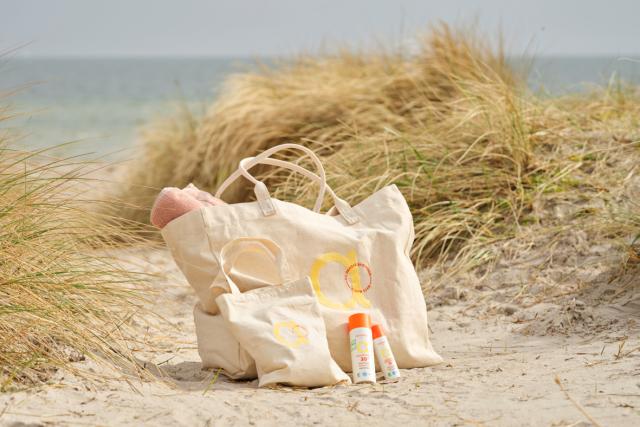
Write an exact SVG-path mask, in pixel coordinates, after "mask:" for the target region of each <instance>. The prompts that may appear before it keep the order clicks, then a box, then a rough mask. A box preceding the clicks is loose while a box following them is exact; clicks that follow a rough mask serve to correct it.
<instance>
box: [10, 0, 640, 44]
mask: <svg viewBox="0 0 640 427" xmlns="http://www.w3.org/2000/svg"><path fill="white" fill-rule="evenodd" d="M438 20H444V21H447V22H449V23H452V24H465V23H469V22H473V21H474V20H475V21H477V22H478V25H479V27H480V29H481V31H483V32H485V33H489V34H496V33H497V29H498V28H500V27H502V29H503V33H504V34H505V36H506V40H507V45H508V48H509V50H510V53H513V54H521V53H523V52H524V51H525V50H526V51H527V52H528V53H531V54H535V55H554V54H555V55H602V54H606V55H633V54H638V53H640V22H639V21H640V1H637V0H636V1H634V0H607V1H589V0H583V1H578V0H529V1H526V2H524V1H517V0H482V1H481V0H478V1H470V0H468V1H445V0H438V1H436V0H423V1H418V0H387V1H383V0H315V1H311V0H229V1H216V0H210V1H204V0H200V1H199V0H174V1H165V0H109V1H98V0H55V1H53V0H51V1H47V0H41V1H37V0H0V51H2V50H7V49H8V48H11V47H16V46H20V45H23V44H28V46H26V47H23V48H21V49H20V50H19V52H20V53H22V54H31V55H97V56H103V55H128V56H139V55H147V56H156V55H186V56H192V55H199V56H202V55H205V56H211V55H224V56H228V55H233V56H246V55H249V56H257V55H283V54H284V55H286V54H290V53H294V52H298V51H301V50H305V51H314V50H317V49H319V48H322V47H323V46H324V47H332V46H335V45H336V44H338V43H344V42H346V43H349V44H350V45H356V46H366V43H367V42H369V43H370V42H371V41H376V40H377V41H381V42H383V43H386V44H389V45H393V44H394V43H395V44H397V43H399V42H401V41H403V40H405V39H407V38H409V37H410V36H412V35H414V34H415V33H416V32H417V31H419V30H423V29H425V28H426V27H427V26H428V25H429V24H430V23H434V22H437V21H438Z"/></svg>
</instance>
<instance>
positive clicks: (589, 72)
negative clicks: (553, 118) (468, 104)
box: [0, 56, 640, 160]
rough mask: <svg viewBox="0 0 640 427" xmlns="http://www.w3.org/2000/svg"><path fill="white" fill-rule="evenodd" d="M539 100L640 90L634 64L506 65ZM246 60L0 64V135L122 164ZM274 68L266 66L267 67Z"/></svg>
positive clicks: (554, 61) (204, 100) (524, 61)
mask: <svg viewBox="0 0 640 427" xmlns="http://www.w3.org/2000/svg"><path fill="white" fill-rule="evenodd" d="M510 61H511V62H512V63H513V65H514V66H515V67H516V68H518V69H527V70H528V71H529V73H528V75H529V86H530V88H531V89H532V90H533V91H536V92H538V93H540V94H542V95H544V96H557V95H563V94H567V93H573V92H583V91H587V90H590V89H592V88H594V87H597V86H603V85H604V86H606V85H609V84H613V82H616V81H618V80H621V81H625V82H629V83H635V84H640V56H638V57H619V56H618V57H613V56H610V57H609V56H598V57H559V56H555V57H538V58H510ZM269 63H270V61H269V60H268V59H266V60H264V59H263V60H260V61H256V60H255V59H252V58H217V57H216V58H113V57H110V58H97V57H89V58H82V57H75V58H55V57H47V58H43V57H15V56H14V57H11V56H4V57H2V58H0V114H1V111H2V107H5V106H6V107H8V109H7V110H5V111H11V113H12V116H13V117H12V118H11V119H10V120H2V121H0V131H2V132H10V133H11V134H12V135H18V137H17V139H16V140H15V141H14V142H13V145H14V146H17V147H18V148H24V149H31V150H33V149H36V150H37V149H47V150H49V151H50V152H51V153H53V154H55V155H65V156H67V155H79V154H83V155H88V156H91V157H94V158H96V157H101V158H106V159H116V160H121V159H125V160H126V159H128V158H131V157H133V156H135V155H136V147H137V145H136V141H137V140H138V137H139V134H140V131H141V129H143V128H144V126H145V125H146V124H148V123H150V122H152V121H154V120H156V119H160V118H162V117H171V116H172V115H175V114H177V113H178V112H180V111H184V110H185V109H187V110H188V111H190V112H191V113H193V114H195V115H199V114H201V113H203V112H204V111H205V110H206V109H207V107H208V106H209V105H210V104H211V103H212V101H213V100H214V99H215V97H216V95H217V93H218V91H219V89H220V86H221V83H222V82H223V81H224V79H225V78H226V77H227V76H229V75H230V74H233V73H239V72H245V71H250V70H252V69H255V68H256V67H257V66H258V64H261V65H264V64H267V65H268V64H269ZM271 63H272V62H271Z"/></svg>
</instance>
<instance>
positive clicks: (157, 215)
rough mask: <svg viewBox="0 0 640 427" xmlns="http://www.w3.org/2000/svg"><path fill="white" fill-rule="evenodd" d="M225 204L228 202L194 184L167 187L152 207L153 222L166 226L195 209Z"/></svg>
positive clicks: (157, 225) (158, 225) (155, 224)
mask: <svg viewBox="0 0 640 427" xmlns="http://www.w3.org/2000/svg"><path fill="white" fill-rule="evenodd" d="M223 205H226V203H225V202H223V201H222V200H220V199H218V198H216V197H213V196H212V195H211V194H209V193H207V192H206V191H202V190H200V189H199V188H198V187H196V186H195V185H193V184H189V185H187V186H186V187H185V188H183V189H180V188H176V187H165V188H163V189H162V191H160V194H158V197H156V200H155V202H154V203H153V207H152V208H151V224H153V225H154V226H155V227H158V228H164V226H166V225H167V224H168V223H170V222H171V221H173V220H174V219H176V218H178V217H180V216H182V215H184V214H186V213H188V212H191V211H193V210H196V209H200V208H202V207H205V206H223Z"/></svg>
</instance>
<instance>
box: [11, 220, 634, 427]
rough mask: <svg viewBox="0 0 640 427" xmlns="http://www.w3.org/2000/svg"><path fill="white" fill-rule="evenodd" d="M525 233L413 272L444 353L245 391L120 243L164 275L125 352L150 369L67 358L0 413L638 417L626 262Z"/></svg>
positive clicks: (568, 420) (60, 416)
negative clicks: (475, 257) (395, 368)
mask: <svg viewBox="0 0 640 427" xmlns="http://www.w3.org/2000/svg"><path fill="white" fill-rule="evenodd" d="M532 235H534V236H536V237H535V238H531V239H519V240H514V241H510V242H506V243H501V244H497V245H494V246H493V247H492V248H491V250H493V251H494V253H496V254H497V257H496V262H494V263H491V264H490V265H486V266H479V267H478V268H476V269H474V270H471V271H466V272H459V273H457V274H455V275H447V276H445V275H442V274H441V271H446V269H445V270H442V269H435V268H434V269H427V270H424V271H422V272H421V276H422V278H423V281H424V282H425V283H426V284H428V288H427V294H428V298H427V300H428V304H429V309H430V311H429V316H430V328H431V330H432V338H433V343H434V346H435V347H436V348H437V350H438V351H439V352H440V353H441V354H442V355H443V356H444V357H445V359H446V360H445V363H443V364H442V365H440V366H436V367H431V368H425V369H413V370H402V378H401V380H400V381H399V382H396V383H378V384H376V385H353V386H337V387H333V388H322V389H315V390H300V389H291V388H281V389H277V390H267V389H258V388H257V381H251V382H232V381H229V380H227V379H225V378H224V377H223V376H219V377H217V376H216V373H215V372H211V371H205V370H202V369H201V367H200V363H199V358H198V354H197V350H196V342H195V334H194V329H193V322H192V317H191V313H192V306H193V303H194V296H193V293H192V292H191V289H190V288H189V287H188V285H187V284H186V282H185V280H184V278H182V276H181V275H180V273H179V272H178V271H177V269H176V267H175V265H174V263H173V261H172V260H171V258H170V256H169V254H168V253H167V252H165V251H164V250H161V249H154V250H152V249H145V250H139V251H136V252H135V253H128V254H127V255H126V256H127V257H132V258H131V259H134V258H135V259H141V262H140V263H139V264H140V266H139V268H141V269H143V270H145V271H149V272H163V273H167V275H166V277H158V278H157V279H155V280H154V287H155V289H156V290H157V293H156V294H155V295H154V296H153V298H152V299H153V300H152V301H151V302H150V307H151V308H152V309H153V310H155V311H156V312H157V313H158V314H160V315H161V316H162V317H163V318H164V319H165V320H159V319H157V318H151V317H146V318H145V317H143V318H138V319H137V321H136V325H137V328H138V330H139V331H140V342H138V343H136V344H135V345H134V350H135V354H136V357H137V358H138V360H139V362H140V364H141V365H143V366H145V367H147V368H149V370H150V372H153V373H155V375H156V376H157V379H156V380H153V381H148V380H147V381H141V380H139V379H138V378H137V377H135V376H129V377H125V378H122V377H121V378H119V379H118V378H110V379H109V378H100V377H99V375H106V374H108V373H109V372H110V371H109V370H108V369H107V368H106V367H104V366H102V365H101V364H97V363H95V362H94V361H92V360H85V361H82V362H78V363H77V365H78V367H80V368H82V369H83V371H84V372H85V375H86V373H87V372H89V373H95V374H96V375H97V377H95V378H94V379H92V380H88V379H86V378H85V377H79V376H77V375H74V374H72V373H70V372H67V371H58V372H57V373H55V374H54V375H53V376H52V377H51V379H50V380H49V382H48V384H46V385H43V386H39V387H36V388H33V389H29V390H23V391H18V392H13V393H6V394H3V395H0V424H1V425H6V426H16V427H17V426H45V425H185V426H197V425H201V426H207V425H266V426H270V425H274V426H275V425H278V426H289V425H291V426H294V425H295V426H298V425H314V424H319V425H367V426H370V425H402V424H404V425H536V426H538V425H555V426H560V425H590V424H594V425H616V426H622V425H629V426H631V425H640V336H639V335H638V320H640V319H639V315H640V296H638V295H637V292H634V289H635V288H636V287H637V277H638V274H637V273H638V271H637V270H638V269H637V266H635V265H628V264H626V265H625V264H624V253H623V252H622V251H620V250H618V249H617V247H616V246H615V245H614V244H613V243H611V244H606V243H604V244H600V245H596V244H594V242H591V241H589V236H587V235H585V234H580V233H574V232H567V233H565V234H562V233H560V234H555V235H554V237H553V240H554V242H555V243H554V245H553V246H552V249H549V246H548V245H543V244H540V242H542V241H548V240H549V239H550V238H551V237H550V236H544V235H540V236H537V235H536V233H535V230H532ZM525 241H526V242H527V243H526V248H524V247H522V246H521V245H524V244H525V243H524V242H525ZM536 242H538V243H536ZM550 258H551V259H552V260H551V261H550ZM158 328H159V330H158ZM151 345H153V346H154V347H155V350H154V351H150V350H149V349H150V348H151ZM556 379H557V380H558V381H559V384H558V383H557V382H556Z"/></svg>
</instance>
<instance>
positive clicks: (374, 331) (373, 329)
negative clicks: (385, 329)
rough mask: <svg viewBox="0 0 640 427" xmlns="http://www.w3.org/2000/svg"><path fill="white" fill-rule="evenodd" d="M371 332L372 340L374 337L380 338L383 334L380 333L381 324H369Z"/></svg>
mask: <svg viewBox="0 0 640 427" xmlns="http://www.w3.org/2000/svg"><path fill="white" fill-rule="evenodd" d="M371 334H372V335H373V339H374V340H375V339H376V338H380V337H382V336H384V334H383V333H382V326H380V325H373V326H371Z"/></svg>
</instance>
